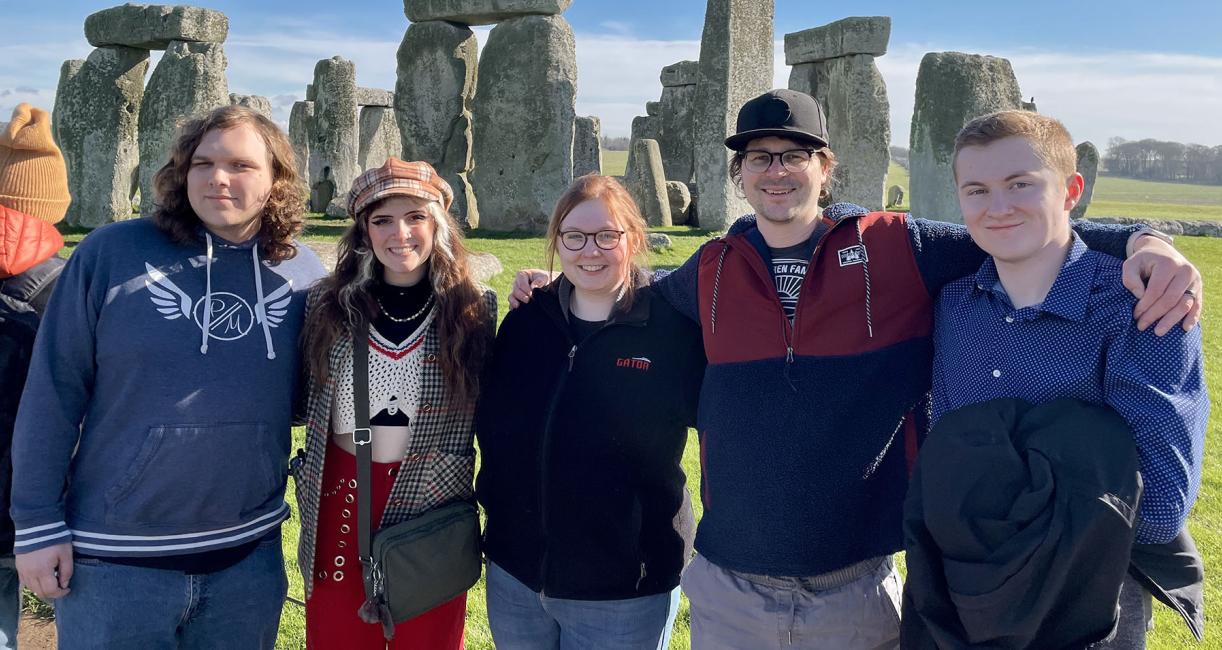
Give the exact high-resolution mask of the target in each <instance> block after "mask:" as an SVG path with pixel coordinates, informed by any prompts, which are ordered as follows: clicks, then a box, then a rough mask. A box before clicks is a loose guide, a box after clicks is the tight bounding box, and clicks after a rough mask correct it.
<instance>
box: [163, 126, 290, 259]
mask: <svg viewBox="0 0 1222 650" xmlns="http://www.w3.org/2000/svg"><path fill="white" fill-rule="evenodd" d="M243 125H247V126H250V127H251V128H253V129H254V130H255V132H256V133H258V134H259V136H260V137H262V138H263V144H264V145H266V146H267V152H268V154H270V156H271V162H272V169H271V173H272V189H271V192H270V193H269V194H268V196H267V201H266V202H265V203H264V204H263V216H262V217H261V218H260V225H259V234H258V235H257V236H258V239H259V254H260V255H262V256H263V259H265V260H270V261H272V262H281V261H284V260H287V259H291V258H292V257H293V256H294V255H296V254H297V249H296V248H295V247H294V246H293V238H294V237H296V236H297V234H298V233H300V232H301V229H302V226H304V225H305V201H306V187H305V183H304V182H303V181H302V179H301V174H300V173H299V172H298V171H297V159H296V157H295V156H294V154H293V144H292V142H290V141H289V139H288V136H287V135H285V134H284V131H282V130H281V129H280V127H279V126H276V123H275V122H273V121H271V120H270V119H268V118H267V117H265V116H264V115H263V114H261V113H259V112H257V111H255V110H253V109H250V108H247V107H245V106H222V107H220V108H217V109H213V110H211V111H209V112H208V113H205V114H204V115H201V116H198V117H195V118H193V119H190V120H187V121H186V122H183V123H182V125H180V126H179V127H178V136H177V137H176V138H175V139H174V144H173V145H171V147H170V159H169V161H167V162H166V164H165V165H163V166H162V168H161V169H159V170H157V174H156V175H155V176H153V188H154V191H155V193H156V195H157V199H156V209H155V210H154V212H153V216H152V220H153V223H154V224H156V225H157V227H158V228H160V229H161V230H162V232H164V233H165V234H166V235H167V236H168V237H170V239H173V240H174V241H176V242H179V243H184V242H188V241H190V240H191V239H192V238H193V237H194V236H195V232H196V230H197V229H198V228H199V225H200V223H201V222H200V220H199V216H198V215H196V214H195V210H194V209H192V208H191V201H190V199H189V198H188V197H187V172H189V171H190V170H191V156H193V155H195V150H196V148H198V147H199V143H200V141H201V140H203V139H204V136H205V135H206V134H207V133H208V132H209V131H213V130H218V129H219V130H221V131H227V130H229V129H233V128H237V127H239V126H243Z"/></svg>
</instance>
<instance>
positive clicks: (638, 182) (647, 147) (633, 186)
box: [626, 139, 671, 226]
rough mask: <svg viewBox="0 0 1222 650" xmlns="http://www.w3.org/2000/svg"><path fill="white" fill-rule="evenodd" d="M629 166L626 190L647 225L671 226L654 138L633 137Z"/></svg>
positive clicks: (659, 155) (663, 176)
mask: <svg viewBox="0 0 1222 650" xmlns="http://www.w3.org/2000/svg"><path fill="white" fill-rule="evenodd" d="M632 148H633V156H632V160H633V167H632V168H630V169H628V170H627V172H626V177H627V179H628V191H629V192H631V193H632V198H633V199H636V205H637V207H638V208H640V209H641V216H643V217H645V223H647V224H649V225H651V226H669V225H671V216H670V197H669V196H668V195H667V193H666V175H665V174H664V173H663V171H662V153H661V152H660V151H659V150H658V141H657V140H650V139H642V140H637V141H636V142H635V143H634V144H633V145H632Z"/></svg>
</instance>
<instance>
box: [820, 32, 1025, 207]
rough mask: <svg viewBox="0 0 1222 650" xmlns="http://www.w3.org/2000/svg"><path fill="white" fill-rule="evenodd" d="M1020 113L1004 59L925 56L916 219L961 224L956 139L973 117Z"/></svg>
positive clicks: (917, 119)
mask: <svg viewBox="0 0 1222 650" xmlns="http://www.w3.org/2000/svg"><path fill="white" fill-rule="evenodd" d="M1022 108H1023V103H1022V95H1021V93H1020V92H1019V88H1018V80H1017V79H1016V78H1015V77H1014V68H1012V67H1011V66H1010V62H1009V61H1007V60H1006V59H1002V58H998V57H992V56H982V55H978V54H963V53H961V52H930V53H928V54H926V55H925V57H924V58H923V59H921V67H920V70H919V71H918V72H917V81H916V105H915V107H914V108H913V114H912V131H911V137H910V143H909V154H908V160H909V171H910V173H911V178H910V181H909V186H908V190H909V194H910V197H909V205H910V206H911V208H912V214H914V215H916V216H918V217H925V218H927V219H939V220H942V221H955V222H960V223H962V221H963V216H962V214H961V213H960V211H959V198H958V193H957V192H956V190H955V181H954V174H953V170H952V168H951V157H952V155H953V154H954V149H955V135H956V134H957V133H959V130H960V129H962V128H963V125H964V124H966V123H967V122H968V120H971V119H972V118H975V117H979V116H981V115H985V114H987V113H992V112H994V111H1000V110H1017V109H1022ZM833 135H835V134H834V133H833Z"/></svg>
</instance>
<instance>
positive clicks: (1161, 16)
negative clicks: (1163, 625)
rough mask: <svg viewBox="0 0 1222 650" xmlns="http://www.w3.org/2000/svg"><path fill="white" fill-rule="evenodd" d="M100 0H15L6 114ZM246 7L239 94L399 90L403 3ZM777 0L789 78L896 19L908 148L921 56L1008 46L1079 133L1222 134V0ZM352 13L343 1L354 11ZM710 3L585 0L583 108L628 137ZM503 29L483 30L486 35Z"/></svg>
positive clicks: (572, 14) (237, 59)
mask: <svg viewBox="0 0 1222 650" xmlns="http://www.w3.org/2000/svg"><path fill="white" fill-rule="evenodd" d="M114 4H117V3H112V2H89V1H85V0H53V1H43V2H29V1H28V0H0V16H4V17H5V18H4V23H5V26H6V29H5V37H4V38H3V39H2V40H0V120H3V119H6V118H7V115H8V114H9V113H10V112H11V110H12V108H13V107H14V106H15V105H16V104H17V103H18V102H20V101H30V102H32V103H34V104H36V105H40V106H46V107H48V108H49V107H50V106H51V105H52V103H53V102H54V94H55V85H56V82H57V79H58V75H59V65H60V63H61V62H62V61H63V60H64V59H67V58H84V57H85V56H86V55H87V54H88V53H89V50H90V49H91V48H90V46H89V44H88V43H87V42H86V41H85V38H84V34H83V29H82V25H83V23H84V19H85V16H87V15H88V14H90V13H92V12H94V11H97V10H99V9H103V8H106V7H109V6H113V5H114ZM197 4H200V5H202V6H207V7H211V8H215V9H219V10H221V11H224V12H225V13H226V14H228V15H229V17H230V33H229V40H228V42H227V43H226V53H227V55H228V58H229V83H230V89H231V91H233V92H241V93H249V94H261V95H267V96H268V97H270V98H272V100H273V104H274V105H275V107H276V112H277V116H278V118H279V119H281V120H282V121H287V115H288V109H289V107H290V106H291V105H292V102H293V101H294V100H296V99H301V98H303V97H302V96H303V95H304V86H305V84H306V83H308V82H309V81H310V77H311V75H312V72H313V68H314V62H315V61H317V60H318V59H321V58H326V57H329V56H332V55H337V54H338V55H340V56H344V57H345V58H349V59H352V60H353V61H355V62H356V64H357V77H358V82H359V83H360V84H361V85H365V86H378V87H384V88H393V86H394V72H395V50H396V49H397V47H398V43H399V41H400V39H401V38H402V36H403V32H404V30H405V29H406V28H407V25H408V21H407V19H406V17H404V14H403V11H402V3H401V2H399V1H397V0H377V1H374V0H347V1H344V2H339V1H337V0H328V1H322V0H294V1H291V2H290V1H286V0H262V1H254V2H252V1H242V2H238V1H233V0H199V1H198V2H197ZM847 5H848V3H826V2H816V1H815V0H777V2H776V26H775V40H776V41H777V43H776V51H777V61H776V66H775V70H774V73H775V75H774V78H775V82H774V83H775V85H778V86H783V85H785V83H786V80H787V79H788V69H787V68H786V66H785V65H784V60H783V55H782V54H781V48H780V41H781V39H782V38H783V35H784V34H785V33H788V32H793V31H799V30H802V29H807V28H810V27H815V26H818V25H822V24H825V23H827V22H830V21H833V20H836V19H839V18H842V17H844V16H846V15H850V14H849V13H847V10H851V15H888V16H891V17H892V32H891V45H890V49H889V52H888V54H887V55H886V56H884V57H881V58H879V59H878V66H879V69H880V70H881V72H882V74H883V77H884V79H885V80H886V81H887V85H888V94H889V97H890V101H891V109H892V110H891V112H892V141H893V142H894V143H895V144H901V145H906V144H907V140H908V129H909V119H910V118H911V113H912V97H913V92H914V88H915V79H916V72H917V67H918V65H919V63H920V59H921V56H922V55H923V54H924V53H925V52H930V51H944V50H958V51H965V52H973V53H978V54H993V55H997V56H1005V57H1006V58H1009V59H1010V60H1011V62H1012V63H1013V64H1014V68H1015V71H1016V74H1017V76H1018V80H1019V84H1020V86H1021V87H1022V90H1023V94H1024V95H1025V96H1028V97H1030V96H1034V97H1035V99H1036V102H1037V104H1038V105H1039V108H1040V110H1041V112H1044V113H1046V114H1049V115H1053V116H1056V117H1059V118H1061V119H1062V120H1063V121H1065V122H1066V124H1067V126H1068V127H1069V128H1070V131H1071V132H1073V134H1074V136H1075V139H1077V140H1079V141H1081V140H1086V139H1090V140H1092V141H1094V142H1095V143H1096V144H1098V145H1100V146H1101V147H1102V146H1103V145H1104V144H1105V143H1106V141H1107V139H1108V138H1110V137H1112V136H1121V137H1125V138H1129V139H1136V138H1143V137H1153V138H1160V139H1167V140H1178V141H1183V142H1198V143H1201V144H1207V145H1217V144H1222V120H1219V119H1218V118H1219V116H1222V36H1219V34H1218V30H1219V28H1220V27H1222V3H1218V2H1204V1H1191V2H1161V3H1156V2H1148V1H1147V2H1134V1H1130V0H1121V1H1114V2H1106V3H1105V2H1079V1H1074V0H1061V1H1060V2H1050V1H1046V0H1028V1H1027V2H1025V3H1022V4H1017V3H995V2H978V3H974V4H968V3H961V2H903V3H900V2H871V1H862V0H857V1H855V2H853V3H851V6H847ZM340 8H342V10H340ZM704 8H705V2H704V1H703V0H615V1H611V0H574V2H573V5H572V7H571V8H570V9H569V10H568V11H567V12H566V14H565V16H566V18H567V19H568V20H569V22H570V23H571V24H572V25H573V29H574V32H575V33H576V36H577V55H578V74H579V78H578V98H577V102H578V106H577V108H578V112H579V113H580V114H588V115H598V116H599V117H600V118H602V121H603V129H604V133H607V134H611V135H627V132H628V129H629V126H630V124H631V120H632V116H633V115H638V114H643V113H644V103H645V102H646V101H649V100H654V99H657V97H658V95H659V94H660V92H661V86H660V84H659V82H658V71H659V70H660V68H661V67H662V66H664V65H667V64H669V63H673V62H675V61H678V60H682V59H695V58H697V57H698V56H699V40H700V32H701V27H702V23H703V14H704ZM487 29H488V28H480V29H477V30H476V32H477V35H478V36H479V37H480V38H481V40H482V39H483V38H485V37H486V35H487Z"/></svg>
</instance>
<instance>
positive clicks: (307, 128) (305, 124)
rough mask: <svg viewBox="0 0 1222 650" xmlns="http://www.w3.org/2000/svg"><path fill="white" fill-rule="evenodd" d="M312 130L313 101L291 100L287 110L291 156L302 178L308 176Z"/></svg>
mask: <svg viewBox="0 0 1222 650" xmlns="http://www.w3.org/2000/svg"><path fill="white" fill-rule="evenodd" d="M313 130H314V102H309V101H307V102H293V108H292V110H290V111H289V141H291V142H292V143H293V157H294V158H296V159H297V173H298V174H301V177H302V178H309V177H310V141H311V140H312V139H313V137H314V136H313Z"/></svg>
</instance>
